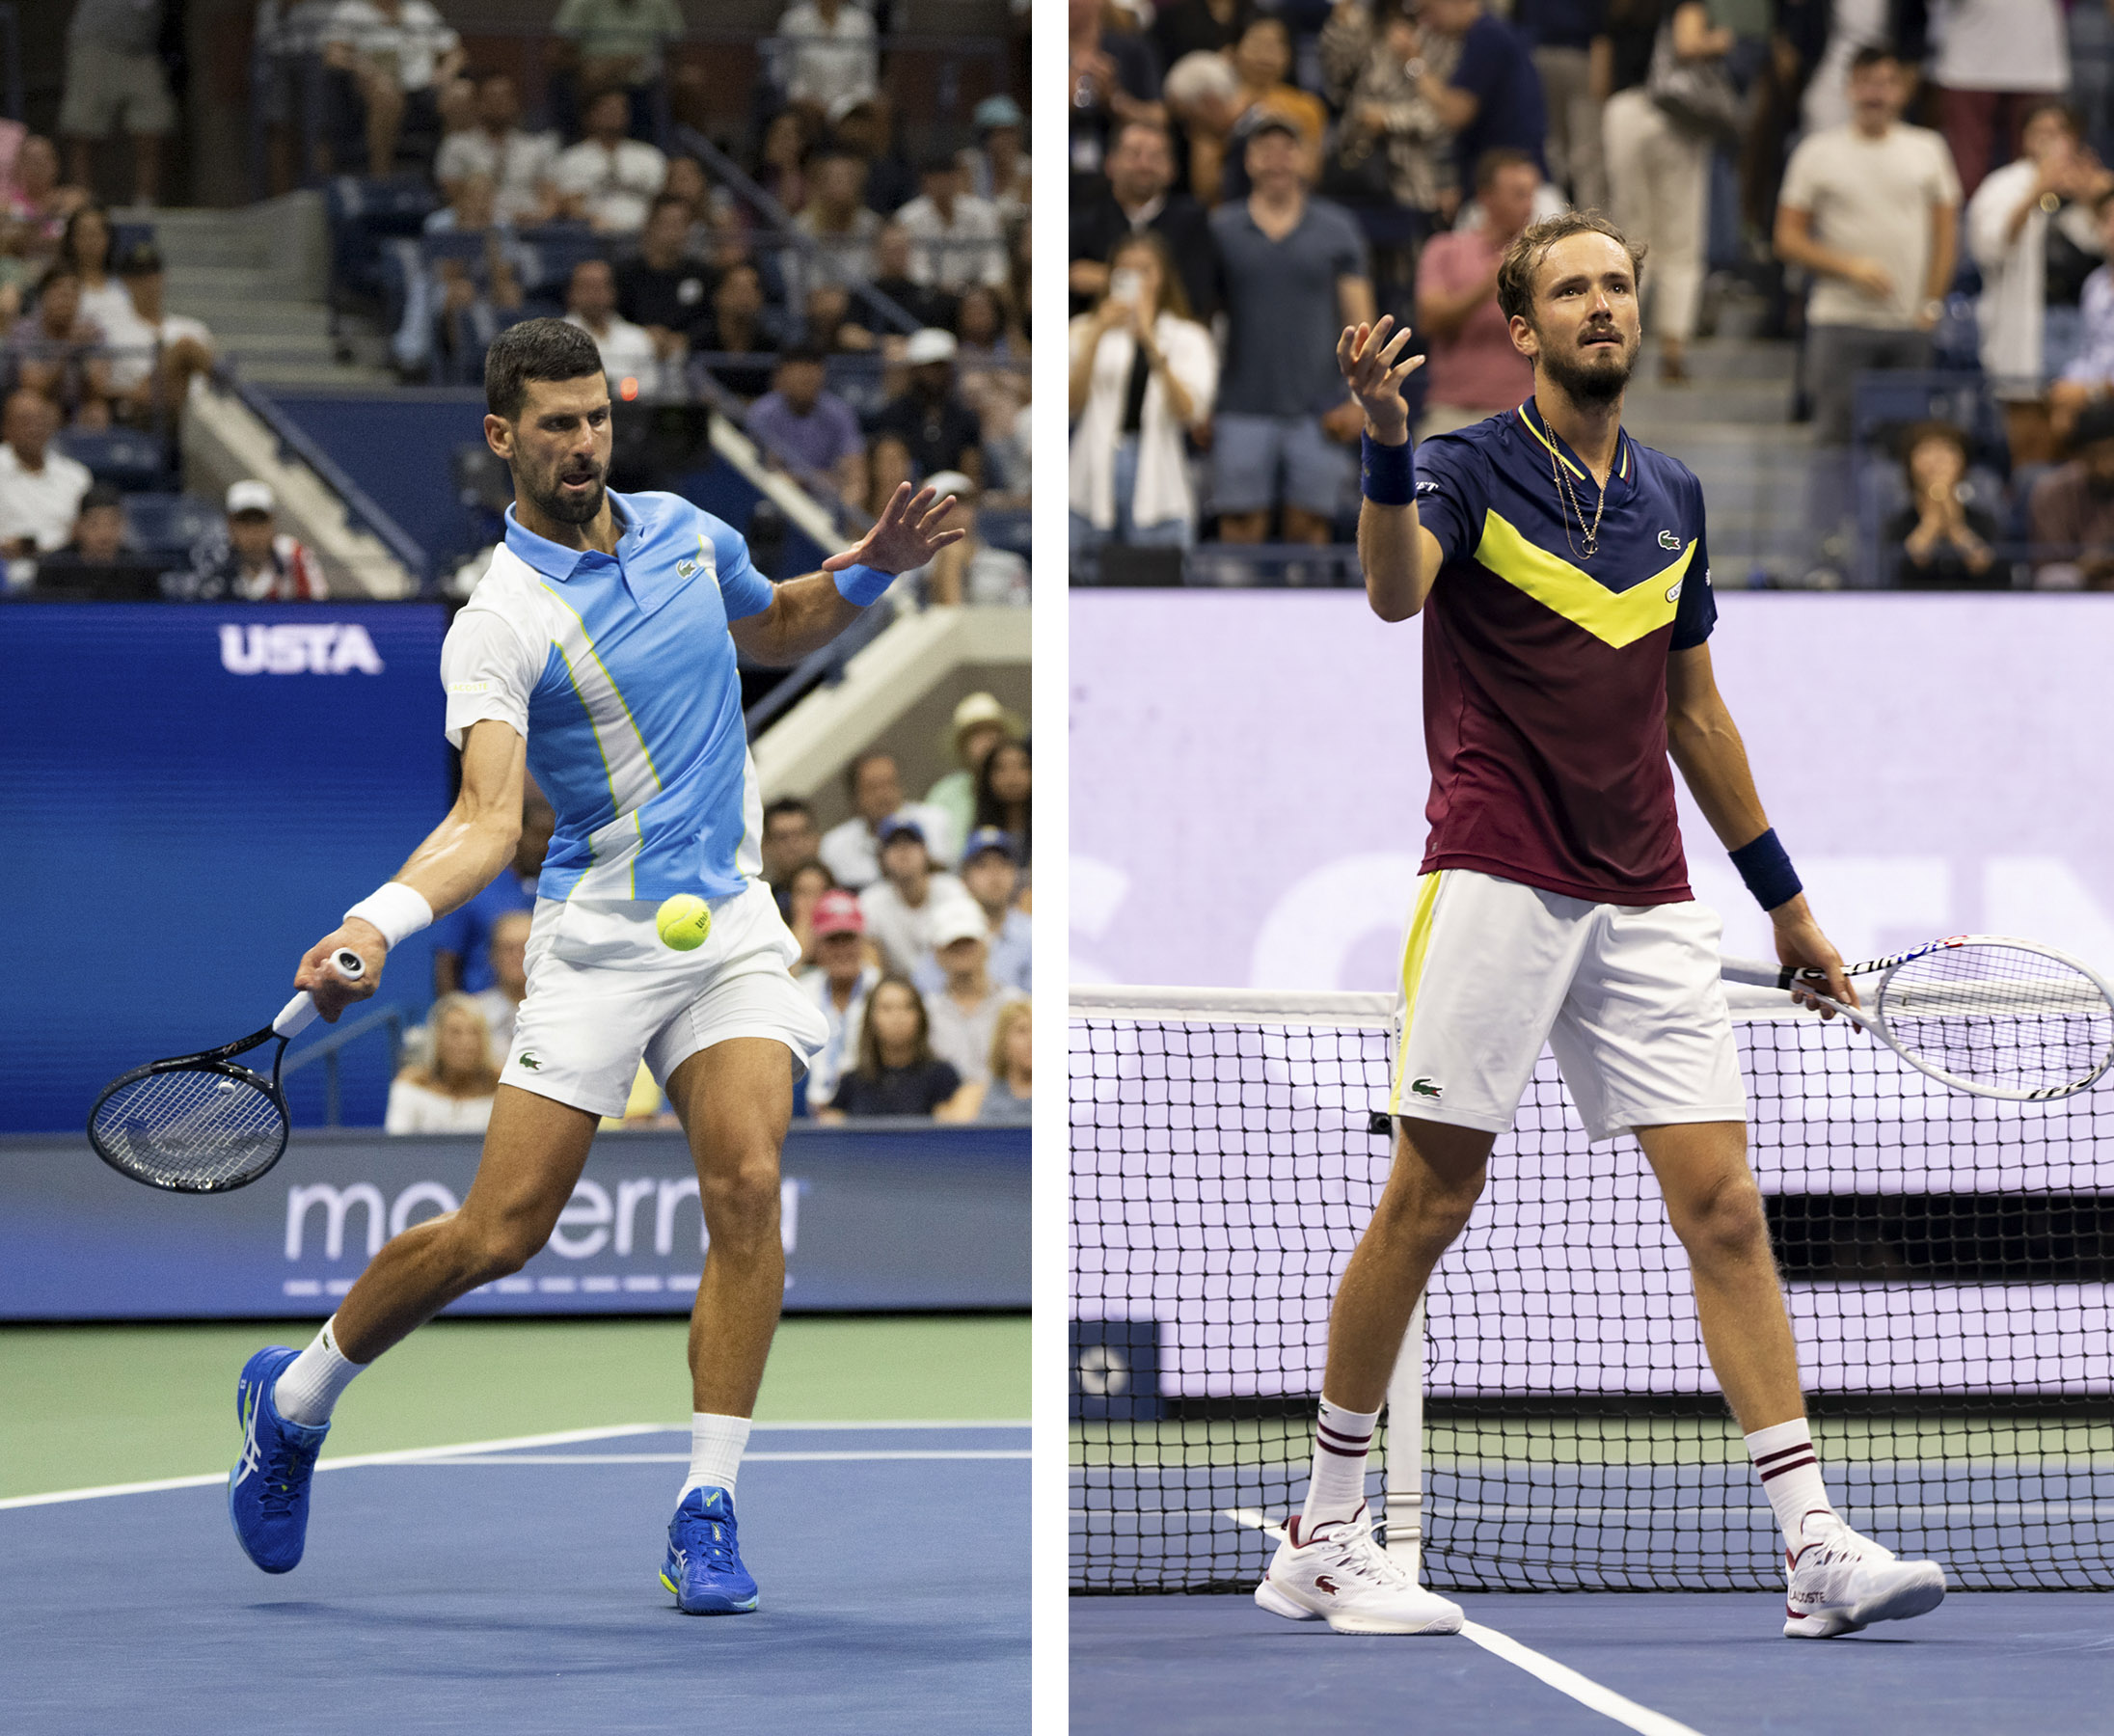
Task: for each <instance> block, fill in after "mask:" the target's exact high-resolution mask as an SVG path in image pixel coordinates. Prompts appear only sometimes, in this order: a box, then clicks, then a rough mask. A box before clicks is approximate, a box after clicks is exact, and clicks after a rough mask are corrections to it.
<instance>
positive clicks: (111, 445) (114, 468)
mask: <svg viewBox="0 0 2114 1736" xmlns="http://www.w3.org/2000/svg"><path fill="white" fill-rule="evenodd" d="M59 447H60V448H61V449H62V450H63V451H65V452H66V453H67V454H68V456H69V457H72V458H76V459H78V460H79V461H80V462H81V463H83V464H85V465H87V466H88V468H89V471H90V473H91V474H92V475H94V476H95V480H96V481H98V482H108V483H109V484H110V485H111V486H112V487H113V488H116V489H119V490H121V491H123V492H126V493H130V492H132V491H135V490H140V489H155V488H161V487H164V486H166V485H167V483H168V480H169V478H170V475H171V472H172V470H173V469H174V466H173V465H172V463H171V456H172V455H171V452H170V449H169V446H168V443H167V442H165V441H162V440H158V439H156V438H155V437H154V436H153V435H151V434H142V433H141V432H139V431H138V430H137V429H135V428H106V429H102V430H100V431H98V432H89V431H87V430H84V429H79V428H76V429H72V430H70V431H69V432H68V433H66V434H63V435H61V436H60V438H59Z"/></svg>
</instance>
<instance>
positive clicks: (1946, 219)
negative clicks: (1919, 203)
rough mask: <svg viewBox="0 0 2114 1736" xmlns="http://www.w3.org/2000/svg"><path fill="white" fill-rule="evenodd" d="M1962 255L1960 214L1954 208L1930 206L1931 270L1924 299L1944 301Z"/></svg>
mask: <svg viewBox="0 0 2114 1736" xmlns="http://www.w3.org/2000/svg"><path fill="white" fill-rule="evenodd" d="M1959 254H1960V213H1959V211H1957V210H1956V209H1954V208H1953V206H1951V205H1949V204H1947V205H1933V206H1932V207H1931V269H1930V272H1929V274H1928V275H1927V276H1926V277H1925V278H1924V280H1923V299H1924V300H1925V301H1942V300H1943V299H1944V298H1945V291H1946V290H1947V289H1948V288H1949V287H1951V285H1952V281H1953V264H1954V261H1955V260H1956V259H1957V258H1959Z"/></svg>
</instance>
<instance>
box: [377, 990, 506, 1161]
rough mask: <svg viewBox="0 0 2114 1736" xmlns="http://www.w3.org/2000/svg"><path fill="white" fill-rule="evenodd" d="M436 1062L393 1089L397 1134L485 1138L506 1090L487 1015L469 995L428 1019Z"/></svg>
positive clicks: (387, 1120) (446, 998) (444, 1001)
mask: <svg viewBox="0 0 2114 1736" xmlns="http://www.w3.org/2000/svg"><path fill="white" fill-rule="evenodd" d="M426 1029H427V1031H428V1032H429V1033H430V1035H431V1041H432V1044H433V1059H432V1060H431V1061H430V1062H427V1063H424V1064H422V1065H420V1066H416V1067H407V1068H405V1069H404V1071H402V1072H400V1073H398V1074H397V1075H396V1078H395V1081H394V1082H393V1084H392V1085H391V1086H390V1088H389V1109H388V1111H387V1113H386V1115H385V1116H384V1119H383V1123H382V1125H383V1126H384V1127H385V1128H386V1129H387V1130H388V1131H390V1132H392V1133H482V1132H483V1131H484V1129H485V1124H486V1123H487V1122H489V1121H490V1120H491V1119H492V1099H493V1098H494V1096H495V1095H496V1094H497V1093H498V1091H499V1088H500V1070H499V1065H498V1063H496V1062H495V1061H494V1060H493V1058H492V1038H491V1033H490V1032H489V1031H488V1030H487V1029H486V1028H485V1021H484V1013H483V1011H482V1010H481V1009H480V1008H479V1007H478V1005H477V1003H476V1001H475V1000H474V998H472V997H471V996H470V995H467V994H444V995H442V996H441V998H440V999H439V1000H437V1001H435V1002H434V1003H433V1011H432V1013H431V1014H430V1015H428V1016H427V1018H426Z"/></svg>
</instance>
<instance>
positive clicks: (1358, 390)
mask: <svg viewBox="0 0 2114 1736" xmlns="http://www.w3.org/2000/svg"><path fill="white" fill-rule="evenodd" d="M1394 324H1395V315H1394V314H1392V313H1383V314H1382V315H1381V316H1380V320H1379V323H1378V324H1377V325H1365V324H1359V325H1352V326H1345V327H1344V328H1343V335H1342V337H1341V338H1339V339H1337V340H1336V365H1337V366H1339V367H1340V368H1342V370H1343V383H1344V385H1346V386H1348V387H1349V388H1350V392H1351V396H1352V397H1353V398H1355V399H1356V400H1357V402H1358V407H1359V408H1360V409H1361V410H1363V411H1364V412H1365V413H1366V438H1367V439H1369V440H1370V441H1372V442H1373V443H1374V444H1375V445H1377V446H1382V447H1406V446H1407V445H1408V444H1409V406H1408V404H1406V403H1405V402H1403V399H1402V382H1403V381H1404V380H1406V379H1408V378H1409V376H1410V375H1411V374H1413V373H1415V372H1416V371H1417V370H1418V368H1420V367H1422V366H1423V363H1424V359H1423V357H1422V356H1412V357H1410V359H1409V360H1408V361H1406V362H1404V361H1401V360H1399V357H1400V356H1401V353H1402V346H1403V345H1404V344H1406V343H1407V342H1408V341H1409V328H1408V327H1407V326H1404V327H1403V328H1402V329H1401V330H1400V331H1398V332H1396V333H1395V335H1394V338H1393V339H1392V340H1391V339H1390V338H1389V336H1388V334H1389V332H1390V331H1391V330H1392V329H1393V327H1394ZM1445 564H1446V555H1445V553H1444V551H1442V550H1441V549H1440V547H1439V539H1438V538H1437V537H1436V536H1433V535H1432V534H1431V532H1430V531H1428V530H1426V529H1424V528H1423V526H1422V525H1420V524H1419V523H1418V522H1417V503H1416V502H1415V501H1411V502H1408V503H1406V504H1404V505H1399V506H1394V505H1386V504H1383V503H1382V502H1379V501H1375V500H1371V499H1366V500H1363V501H1361V502H1359V506H1358V565H1359V567H1360V569H1361V570H1362V571H1363V572H1364V573H1365V576H1366V601H1367V602H1368V603H1369V604H1371V605H1372V612H1373V613H1374V614H1376V615H1378V616H1379V617H1380V618H1381V619H1382V620H1383V621H1406V620H1407V619H1409V617H1410V616H1411V615H1413V614H1415V613H1416V612H1417V611H1418V610H1420V609H1422V608H1423V606H1424V599H1425V598H1426V597H1428V596H1430V595H1431V586H1432V583H1433V582H1434V581H1435V580H1436V579H1437V578H1438V576H1439V569H1440V567H1442V566H1444V565H1445Z"/></svg>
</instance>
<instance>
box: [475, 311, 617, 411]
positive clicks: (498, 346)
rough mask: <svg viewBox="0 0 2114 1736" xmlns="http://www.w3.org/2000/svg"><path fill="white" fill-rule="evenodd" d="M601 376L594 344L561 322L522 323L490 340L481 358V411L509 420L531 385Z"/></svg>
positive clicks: (574, 328) (537, 321)
mask: <svg viewBox="0 0 2114 1736" xmlns="http://www.w3.org/2000/svg"><path fill="white" fill-rule="evenodd" d="M601 371H602V352H601V351H600V350H598V349H597V348H595V340H594V339H592V338H590V337H589V336H588V335H587V334H586V333H585V332H583V331H582V330H581V329H580V327H578V326H576V325H567V324H566V323H565V321H564V320H562V319H525V320H523V321H522V322H521V323H520V324H519V325H512V326H508V327H507V328H506V330H505V331H503V332H501V334H500V335H499V336H498V337H497V338H495V339H493V340H492V347H491V349H489V350H488V351H486V352H485V358H484V407H485V409H486V410H488V411H490V412H491V414H492V415H494V416H498V417H503V418H504V419H505V420H508V421H512V420H514V419H515V418H516V417H517V416H519V415H520V414H521V407H522V405H523V403H524V402H526V401H527V399H528V382H529V381H530V380H578V379H581V378H583V377H584V376H585V375H587V374H598V373H600V372H601Z"/></svg>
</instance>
